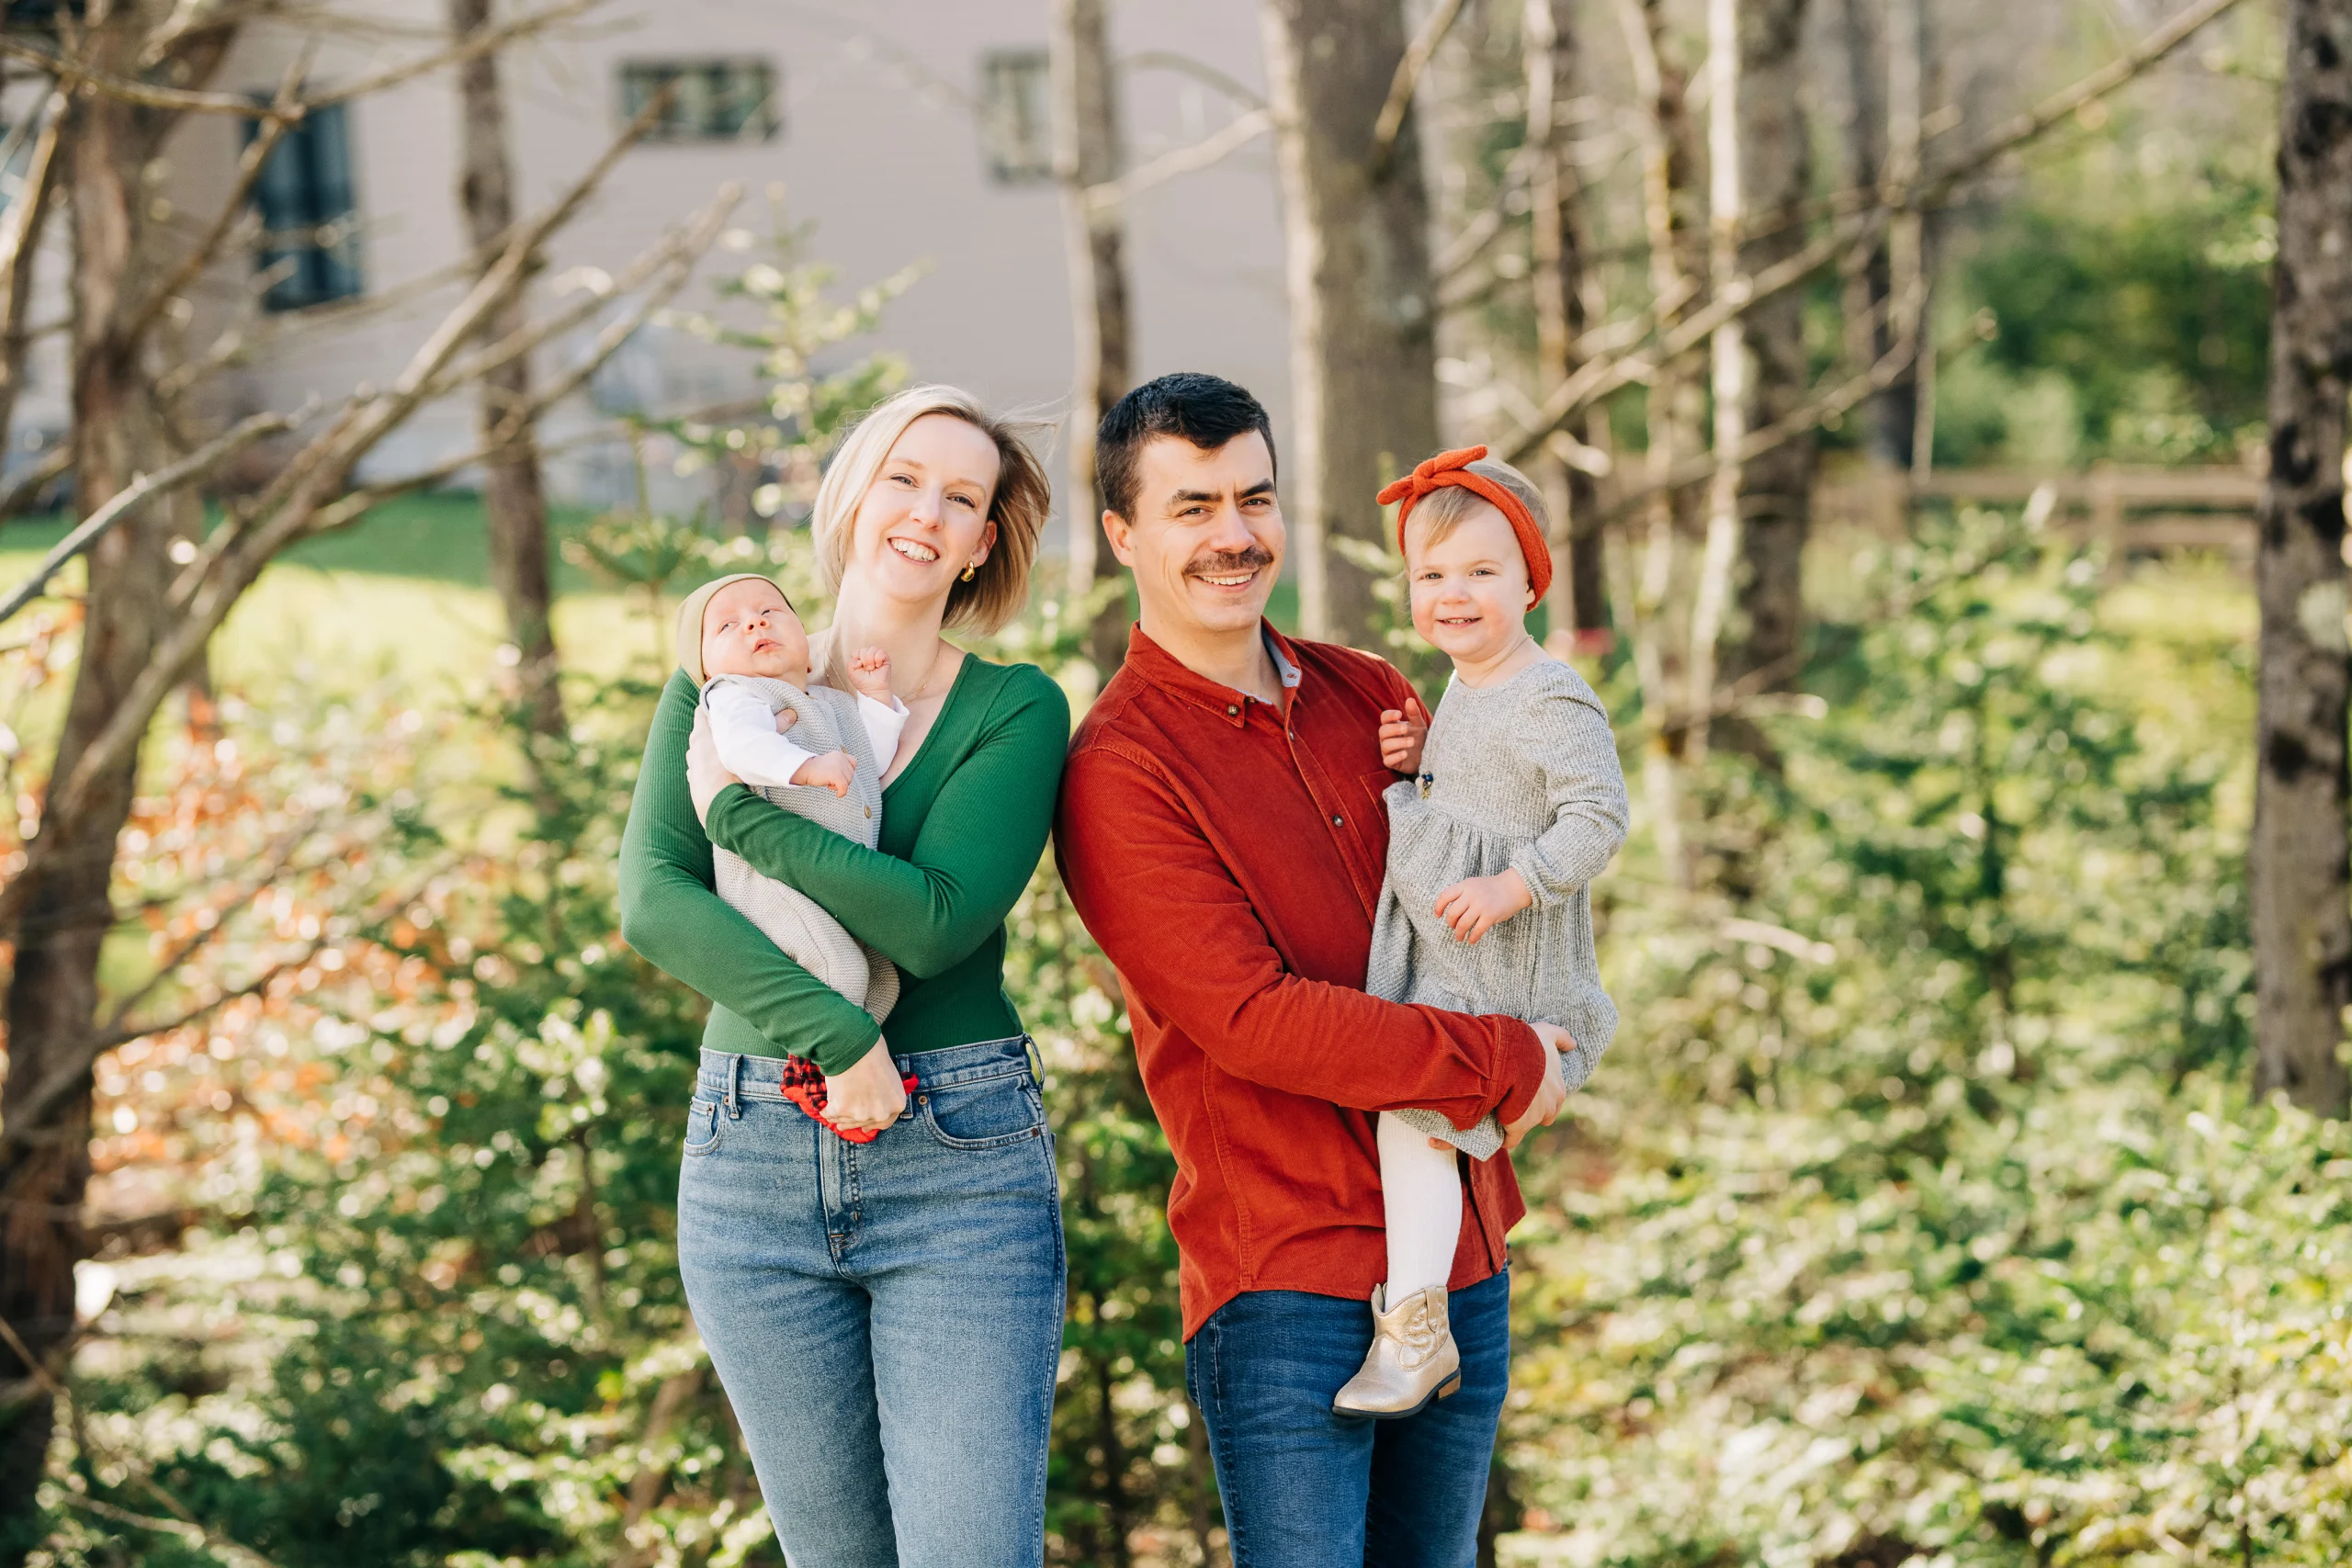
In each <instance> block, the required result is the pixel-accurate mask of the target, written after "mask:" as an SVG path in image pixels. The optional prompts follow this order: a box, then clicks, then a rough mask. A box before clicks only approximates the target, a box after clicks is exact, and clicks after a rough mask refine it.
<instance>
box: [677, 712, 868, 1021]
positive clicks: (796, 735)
mask: <svg viewBox="0 0 2352 1568" xmlns="http://www.w3.org/2000/svg"><path fill="white" fill-rule="evenodd" d="M722 681H723V682H729V683H730V684H734V685H740V686H745V687H748V688H750V689H751V690H752V691H754V692H756V693H758V694H760V696H761V698H762V699H763V700H764V701H765V702H766V703H767V705H768V707H769V709H770V710H771V711H772V712H775V713H782V712H783V711H784V710H785V709H786V708H790V709H791V710H792V711H793V712H794V713H796V714H797V715H799V717H798V718H797V719H796V720H794V721H793V726H792V731H791V739H792V743H793V744H794V745H796V746H797V747H799V748H800V749H801V750H804V751H813V752H815V753H816V754H818V755H819V756H822V755H824V754H825V753H826V752H828V751H846V752H848V753H849V754H850V755H851V756H853V757H854V758H856V759H857V773H856V774H855V776H854V777H853V778H852V779H851V780H850V786H849V794H848V795H846V796H842V795H835V794H834V793H833V792H832V791H831V790H829V789H826V788H824V787H822V786H821V785H817V784H784V785H779V786H775V787H765V788H763V787H762V786H761V785H758V784H745V785H744V786H743V787H745V788H746V789H749V790H751V791H752V793H753V794H754V795H759V796H761V797H762V798H763V799H765V800H766V801H768V802H769V803H770V804H771V805H775V806H780V807H783V808H784V809H785V810H786V811H789V812H791V813H793V814H794V815H795V816H797V817H806V818H809V820H810V821H812V822H814V823H816V824H817V825H818V826H819V827H820V828H831V829H832V830H833V831H834V832H836V833H839V834H840V835H841V836H842V838H844V839H848V840H853V841H854V842H856V843H861V844H864V845H865V847H866V848H867V849H869V850H870V849H872V848H873V847H874V844H875V840H876V837H877V836H878V835H879V834H880V833H881V831H882V771H883V770H884V769H885V768H887V767H888V766H889V764H890V759H889V758H888V757H881V758H876V756H875V755H874V742H873V740H872V739H871V738H869V737H868V736H867V734H866V733H865V721H864V720H863V719H861V718H860V717H859V716H858V713H857V699H856V698H855V697H854V696H852V695H851V694H848V693H846V692H837V691H834V690H833V689H832V688H831V687H829V686H811V687H809V689H808V690H807V691H803V690H801V689H800V688H799V687H797V686H796V685H793V684H792V683H791V682H787V681H775V680H771V679H769V678H767V677H766V676H763V675H714V676H712V677H711V678H710V679H709V680H708V681H706V682H703V688H702V689H703V692H704V694H706V695H707V694H708V693H709V691H710V689H711V688H712V687H713V686H716V685H718V683H719V682H722ZM710 861H711V867H710V869H711V882H712V884H713V887H714V890H715V891H716V892H717V893H718V896H719V897H721V898H723V899H725V900H726V901H727V902H728V903H729V904H730V905H732V906H733V907H734V908H736V909H738V910H740V911H741V913H742V914H743V916H744V917H745V918H746V919H749V920H750V921H751V922H752V924H753V925H755V926H757V927H759V928H760V930H761V931H763V932H764V933H765V934H766V936H767V939H768V940H769V941H770V942H774V943H775V944H776V946H777V947H779V948H781V949H782V950H783V951H784V955H785V956H786V958H789V959H791V960H792V961H793V962H794V963H795V964H799V965H800V967H802V968H803V969H806V970H808V971H809V973H810V974H811V975H814V976H817V978H819V979H820V980H822V981H823V982H825V984H827V985H828V986H831V987H832V988H833V989H834V990H836V991H839V992H840V993H841V994H842V996H844V997H847V998H849V999H850V1000H851V1001H853V1002H854V1003H856V1004H857V1005H858V1006H859V1007H862V1008H864V1009H865V1010H866V1011H867V1012H870V1013H872V1014H873V1015H874V1018H875V1021H876V1022H879V1021H881V1020H883V1019H885V1018H887V1017H888V1016H889V1012H890V1009H891V1007H892V1006H893V1005H894V1004H895V1003H896V1002H897V1001H898V999H899V971H898V969H897V968H896V967H895V966H894V965H893V964H891V962H890V961H889V960H888V959H887V958H885V957H883V956H882V954H881V953H877V952H876V951H875V950H874V949H873V948H870V947H868V946H866V945H865V943H864V942H860V941H858V940H857V938H855V937H854V936H852V935H850V934H849V932H848V931H845V930H844V929H842V923H841V922H840V921H839V920H837V919H833V917H832V916H831V914H829V913H827V912H826V910H825V909H824V908H823V907H822V906H821V905H820V904H819V903H818V902H817V901H816V900H815V899H814V898H811V897H809V896H808V895H807V894H806V893H803V892H801V891H800V889H798V888H797V887H793V886H788V885H786V884H785V883H782V882H778V881H777V880H776V879H775V878H774V877H772V876H763V875H762V874H760V873H759V872H757V871H754V870H753V869H752V865H751V863H750V862H748V861H746V860H744V859H743V858H742V857H741V855H739V854H737V853H735V852H733V851H732V850H729V849H724V848H721V847H720V846H719V845H717V844H713V845H711V847H710Z"/></svg>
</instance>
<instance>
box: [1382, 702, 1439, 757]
mask: <svg viewBox="0 0 2352 1568" xmlns="http://www.w3.org/2000/svg"><path fill="white" fill-rule="evenodd" d="M1429 738H1430V716H1429V715H1427V714H1425V713H1423V712H1422V711H1421V705H1420V703H1419V701H1418V700H1416V699H1415V698H1412V697H1407V698H1406V699H1405V708H1404V711H1402V712H1399V711H1398V710H1397V709H1396V708H1387V709H1385V710H1383V712H1382V713H1381V716H1380V760H1381V761H1384V762H1385V763H1387V764H1388V766H1389V769H1390V771H1392V772H1394V773H1419V772H1420V771H1421V746H1422V743H1423V742H1424V741H1426V740H1428V739H1429Z"/></svg>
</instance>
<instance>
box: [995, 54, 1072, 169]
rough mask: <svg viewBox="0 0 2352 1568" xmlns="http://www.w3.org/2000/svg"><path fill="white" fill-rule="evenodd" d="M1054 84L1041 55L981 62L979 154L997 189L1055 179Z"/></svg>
mask: <svg viewBox="0 0 2352 1568" xmlns="http://www.w3.org/2000/svg"><path fill="white" fill-rule="evenodd" d="M1052 93H1053V79H1052V76H1051V74H1050V73H1049V71H1048V68H1047V65H1046V53H1045V51H1043V50H1035V49H1030V50H1001V51H998V52H996V53H994V54H989V55H987V56H984V57H983V58H982V59H981V61H980V152H981V155H982V156H983V157H985V158H986V159H987V160H988V168H989V175H990V177H992V178H993V179H994V180H995V181H996V182H997V183H998V184H999V185H1008V186H1022V185H1036V184H1038V183H1040V182H1041V181H1045V180H1050V179H1052V178H1053V177H1054V111H1053V96H1052Z"/></svg>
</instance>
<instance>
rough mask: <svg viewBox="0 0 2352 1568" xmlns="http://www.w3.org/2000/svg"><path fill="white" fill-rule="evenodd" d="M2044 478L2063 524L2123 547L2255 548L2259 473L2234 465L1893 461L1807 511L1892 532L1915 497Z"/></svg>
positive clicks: (2003, 494) (1999, 500) (1994, 494)
mask: <svg viewBox="0 0 2352 1568" xmlns="http://www.w3.org/2000/svg"><path fill="white" fill-rule="evenodd" d="M2044 485H2047V486H2049V487H2050V488H2051V489H2052V491H2054V492H2055V498H2056V502H2057V505H2056V512H2055V514H2054V520H2055V521H2057V522H2058V523H2059V525H2061V526H2066V527H2072V528H2077V529H2082V530H2085V531H2086V532H2088V533H2090V534H2092V535H2093V536H2097V537H2099V538H2103V539H2106V540H2108V541H2109V544H2110V545H2111V546H2113V547H2120V548H2121V549H2123V550H2125V551H2159V550H2221V551H2224V552H2227V553H2228V554H2231V555H2233V556H2251V555H2252V554H2253V552H2254V543H2255V537H2254V519H2255V509H2256V506H2257V504H2258V503H2259V502H2260V501H2261V499H2262V476H2261V475H2259V474H2257V473H2255V472H2253V471H2252V470H2250V469H2247V468H2221V467H2210V468H2127V467H2122V466H2103V467H2100V468H2091V469H2088V470H2086V471H2084V472H2081V473H2035V472H2031V471H2030V470H2027V469H2021V468H1939V469H1937V470H1935V471H1934V472H1932V473H1929V474H1928V475H1927V476H1925V477H1924V478H1922V479H1917V480H1914V479H1913V478H1912V477H1911V476H1909V475H1907V474H1904V473H1900V472H1897V471H1894V470H1892V469H1882V470H1864V471H1862V472H1860V473H1856V474H1853V475H1850V476H1848V477H1843V478H1840V479H1835V480H1832V481H1829V482H1826V483H1824V484H1822V485H1821V486H1820V487H1818V488H1817V489H1816V490H1815V491H1814V520H1815V522H1816V523H1826V524H1838V523H1842V524H1846V525H1852V526H1859V527H1864V528H1869V529H1872V530H1874V531H1877V532H1881V533H1887V534H1896V533H1900V532H1902V531H1903V529H1904V526H1905V519H1906V518H1907V517H1908V516H1909V515H1910V511H1911V507H1912V504H1913V503H1914V502H1917V501H1949V502H1963V503H1964V502H1979V503H1981V504H1985V505H1993V506H2022V505H2024V504H2025V503H2026V502H2028V501H2029V500H2030V499H2031V498H2032V496H2033V493H2034V491H2037V490H2040V489H2041V487H2042V486H2044Z"/></svg>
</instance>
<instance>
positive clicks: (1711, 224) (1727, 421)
mask: <svg viewBox="0 0 2352 1568" xmlns="http://www.w3.org/2000/svg"><path fill="white" fill-rule="evenodd" d="M1740 64H1741V62H1740V3H1739V0H1707V265H1708V268H1709V270H1710V272H1711V273H1712V274H1713V277H1714V279H1715V282H1716V285H1717V287H1721V286H1722V285H1723V284H1724V283H1725V282H1726V281H1728V280H1729V279H1730V278H1732V277H1733V276H1736V275H1737V273H1738V271H1739V237H1740V230H1741V228H1742V226H1743V225H1744V224H1745V223H1746V222H1747V203H1746V201H1745V186H1746V181H1745V180H1744V179H1743V178H1742V171H1741V169H1740V147H1739V133H1740V129H1741V127H1740V99H1741V98H1742V96H1744V93H1745V84H1744V83H1743V82H1742V80H1741V76H1742V72H1741V70H1740ZM1708 362H1709V373H1710V377H1711V379H1712V381H1713V391H1714V405H1715V428H1714V446H1715V471H1714V474H1713V477H1712V478H1711V479H1709V480H1708V481H1707V543H1706V547H1705V549H1704V550H1703V551H1702V553H1701V556H1700V559H1699V586H1698V592H1697V593H1696V594H1695V595H1694V596H1693V601H1692V604H1691V653H1690V671H1691V674H1690V682H1691V708H1692V710H1693V712H1694V715H1695V716H1696V717H1695V721H1694V722H1693V723H1692V725H1691V737H1690V741H1689V748H1690V750H1691V754H1692V755H1693V756H1694V757H1702V756H1704V755H1705V754H1706V750H1707V739H1708V735H1709V732H1710V731H1711V730H1713V728H1714V727H1713V723H1712V721H1711V720H1709V719H1708V718H1707V717H1706V714H1707V713H1708V712H1709V711H1710V710H1711V709H1712V708H1713V703H1714V695H1715V645H1716V642H1717V639H1718V638H1720V637H1722V635H1723V627H1724V615H1725V614H1726V613H1727V612H1728V611H1729V610H1730V607H1731V596H1732V581H1731V576H1732V567H1733V565H1734V563H1735V562H1736V560H1737V559H1738V557H1739V544H1740V540H1739V491H1740V463H1739V448H1740V444H1741V443H1742V442H1743V441H1745V440H1747V400H1748V375H1747V322H1746V321H1744V320H1743V319H1742V318H1740V317H1738V316H1733V317H1732V318H1730V319H1729V320H1728V321H1724V324H1723V325H1722V326H1720V327H1717V328H1716V329H1715V332H1714V336H1713V340H1712V341H1711V342H1710V344H1708Z"/></svg>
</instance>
